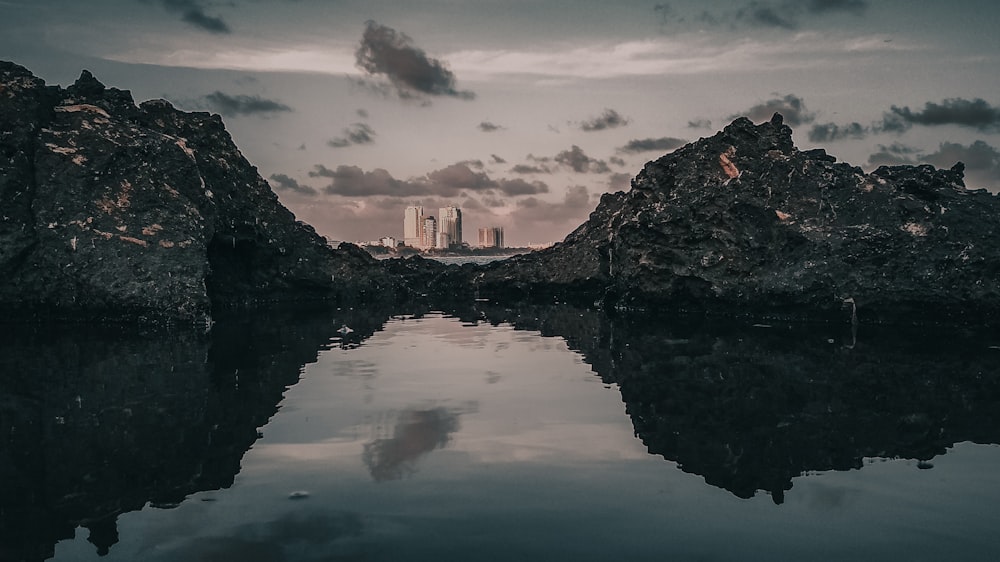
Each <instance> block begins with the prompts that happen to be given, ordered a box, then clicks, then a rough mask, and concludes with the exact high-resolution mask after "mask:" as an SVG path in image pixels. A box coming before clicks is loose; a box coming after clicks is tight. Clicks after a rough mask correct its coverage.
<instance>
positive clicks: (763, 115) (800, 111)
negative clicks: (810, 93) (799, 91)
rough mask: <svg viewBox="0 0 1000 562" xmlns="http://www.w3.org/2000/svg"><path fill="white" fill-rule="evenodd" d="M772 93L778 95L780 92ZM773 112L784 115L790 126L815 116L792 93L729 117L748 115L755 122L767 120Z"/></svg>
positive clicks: (807, 121)
mask: <svg viewBox="0 0 1000 562" xmlns="http://www.w3.org/2000/svg"><path fill="white" fill-rule="evenodd" d="M774 95H775V96H780V94H774ZM775 113H780V114H781V115H782V116H784V118H785V123H788V124H789V125H790V126H792V127H796V126H798V125H801V124H803V123H810V122H812V120H813V119H815V118H816V114H815V113H810V112H809V111H808V110H807V109H806V104H805V102H804V101H803V100H802V98H800V97H798V96H796V95H794V94H788V95H786V96H782V97H774V98H771V99H769V100H767V101H765V102H763V103H759V104H757V105H755V106H753V107H751V108H750V109H748V110H746V111H744V112H743V113H739V114H736V115H732V116H730V117H729V119H730V120H732V119H735V118H736V117H739V116H740V115H743V116H746V117H748V118H749V119H750V120H751V121H753V122H755V123H757V122H760V121H767V120H769V119H770V118H771V116H772V115H774V114H775Z"/></svg>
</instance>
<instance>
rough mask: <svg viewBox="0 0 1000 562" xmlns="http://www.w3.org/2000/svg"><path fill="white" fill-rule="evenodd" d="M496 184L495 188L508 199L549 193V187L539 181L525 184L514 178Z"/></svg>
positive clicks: (525, 182)
mask: <svg viewBox="0 0 1000 562" xmlns="http://www.w3.org/2000/svg"><path fill="white" fill-rule="evenodd" d="M497 183H498V185H497V188H498V189H499V190H500V192H502V193H503V194H504V195H507V196H508V197H517V196H518V195H535V194H537V193H548V192H549V186H548V185H546V184H545V183H544V182H540V181H532V182H527V181H524V180H522V179H519V178H514V179H501V180H500V181H499V182H497Z"/></svg>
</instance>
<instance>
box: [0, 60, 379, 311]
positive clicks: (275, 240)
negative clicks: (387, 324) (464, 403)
mask: <svg viewBox="0 0 1000 562" xmlns="http://www.w3.org/2000/svg"><path fill="white" fill-rule="evenodd" d="M0 123H2V124H3V127H2V131H0V135H2V136H0V209H2V217H0V310H5V311H7V312H8V314H9V313H14V314H17V315H20V316H40V315H42V316H52V315H54V316H74V317H80V316H83V317H86V318H93V319H136V318H146V319H179V320H186V321H191V320H195V321H197V320H200V319H206V318H207V315H208V314H209V312H210V310H211V308H212V306H220V305H226V304H233V303H242V302H259V301H269V300H275V299H309V298H334V297H338V296H345V295H358V294H361V295H363V294H364V293H366V292H370V291H375V290H377V289H378V288H379V287H381V285H382V284H383V283H384V281H385V279H384V275H383V274H382V273H381V268H379V267H378V266H377V263H376V262H375V260H373V259H371V258H370V256H368V255H367V254H365V253H364V252H360V251H358V250H357V249H352V248H349V247H343V248H341V249H340V250H338V251H334V250H332V249H330V248H329V247H328V246H327V244H326V242H325V240H324V239H323V238H322V237H320V236H319V235H317V234H316V232H315V231H314V230H313V229H312V227H310V226H308V225H305V224H303V223H301V222H298V221H296V220H295V217H294V216H293V215H292V213H291V212H289V211H288V210H287V209H286V208H285V207H283V206H282V205H281V204H280V203H279V202H278V200H277V197H276V196H275V194H274V193H273V191H271V188H270V186H269V185H268V184H267V182H266V181H265V180H264V179H263V178H261V176H260V175H259V174H258V172H257V170H256V168H254V167H253V166H252V165H250V163H249V162H247V160H246V159H245V158H244V157H243V155H242V154H241V153H240V151H239V149H237V147H236V145H235V144H234V143H233V141H232V138H231V137H230V136H229V134H228V133H227V132H226V130H225V127H224V126H223V123H222V120H221V119H220V118H219V117H218V116H217V115H210V114H208V113H187V112H183V111H179V110H177V109H175V108H173V107H172V106H171V105H170V104H169V103H167V102H165V101H162V100H155V101H149V102H145V103H143V104H142V105H140V106H138V107H137V106H136V105H135V103H134V102H133V100H132V96H131V94H130V93H129V92H128V91H123V90H118V89H115V88H106V87H105V86H104V85H103V84H101V83H100V82H98V81H97V80H96V79H95V78H94V77H93V76H92V75H91V74H90V73H89V72H87V71H84V72H83V74H82V75H81V76H80V78H79V80H77V81H76V83H75V84H73V85H72V86H70V87H68V88H65V89H62V88H59V87H53V86H46V85H45V84H44V82H43V81H42V80H40V79H39V78H36V77H35V76H33V75H32V74H31V73H30V72H29V71H28V70H26V69H24V68H22V67H20V66H17V65H15V64H12V63H5V62H0Z"/></svg>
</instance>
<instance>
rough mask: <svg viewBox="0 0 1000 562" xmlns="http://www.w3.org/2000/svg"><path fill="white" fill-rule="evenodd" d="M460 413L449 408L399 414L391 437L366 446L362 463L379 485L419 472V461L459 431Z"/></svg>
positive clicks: (406, 411) (441, 446) (408, 411)
mask: <svg viewBox="0 0 1000 562" xmlns="http://www.w3.org/2000/svg"><path fill="white" fill-rule="evenodd" d="M458 415H459V412H457V411H453V410H448V409H446V408H431V409H428V410H405V411H403V412H401V413H400V414H399V417H398V418H397V420H396V425H395V428H394V429H393V433H392V437H384V438H378V439H375V440H374V441H372V442H370V443H366V444H365V449H364V453H362V459H363V460H364V463H365V466H367V467H368V471H369V472H370V473H371V475H372V478H374V479H375V481H376V482H384V481H386V480H399V479H401V478H403V477H404V476H406V475H408V474H412V473H413V472H415V471H416V467H415V465H416V461H417V459H419V458H420V457H422V456H423V455H425V454H427V453H429V452H431V451H433V450H434V449H438V448H443V447H444V446H445V445H447V444H448V441H450V440H451V434H452V433H454V432H456V431H458V428H459V424H458Z"/></svg>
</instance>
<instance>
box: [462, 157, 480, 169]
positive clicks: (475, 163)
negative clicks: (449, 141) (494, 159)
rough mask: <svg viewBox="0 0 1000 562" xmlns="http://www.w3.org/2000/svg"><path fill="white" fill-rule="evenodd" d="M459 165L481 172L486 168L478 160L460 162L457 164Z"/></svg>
mask: <svg viewBox="0 0 1000 562" xmlns="http://www.w3.org/2000/svg"><path fill="white" fill-rule="evenodd" d="M459 164H464V165H466V166H468V167H470V168H475V169H477V170H482V169H483V168H485V167H486V164H483V161H482V160H479V159H476V160H462V161H461V162H459Z"/></svg>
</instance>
